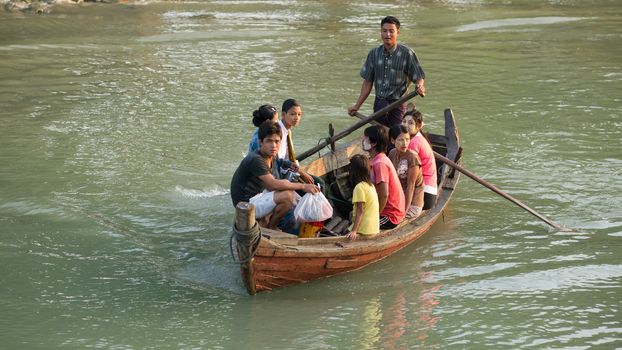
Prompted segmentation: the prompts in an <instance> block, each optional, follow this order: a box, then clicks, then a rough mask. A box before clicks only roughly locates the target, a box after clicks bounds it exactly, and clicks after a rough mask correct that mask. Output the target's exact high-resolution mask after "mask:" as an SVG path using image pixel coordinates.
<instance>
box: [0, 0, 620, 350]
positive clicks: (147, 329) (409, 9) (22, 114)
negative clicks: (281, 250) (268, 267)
mask: <svg viewBox="0 0 622 350" xmlns="http://www.w3.org/2000/svg"><path fill="white" fill-rule="evenodd" d="M388 14H393V15H396V16H397V17H399V18H400V20H401V21H402V34H401V36H400V41H401V42H402V43H405V44H408V45H409V46H411V47H413V48H414V49H415V51H416V52H417V54H418V56H419V59H420V60H421V64H422V66H423V67H424V69H425V70H426V73H427V79H426V88H427V96H426V97H425V98H423V99H421V98H418V97H417V98H416V99H415V100H413V101H414V102H415V103H416V104H417V106H418V108H419V109H420V110H421V111H423V113H424V115H425V120H426V124H427V126H426V128H427V129H428V131H431V132H437V133H438V132H442V128H443V121H442V115H443V109H444V108H447V107H451V108H452V109H453V111H454V114H455V116H456V119H457V123H458V126H459V128H460V136H461V139H462V145H463V147H464V149H465V151H464V158H463V165H464V166H465V167H467V168H468V169H470V170H471V171H473V172H474V173H476V174H478V175H479V176H481V177H483V178H484V179H486V180H488V181H490V182H492V183H494V184H496V185H497V186H499V187H500V188H502V189H504V190H506V191H507V192H509V193H510V194H512V195H513V196H515V197H517V198H518V199H520V200H522V201H523V202H525V203H526V204H528V205H529V206H531V207H533V208H534V209H536V210H537V211H538V212H540V213H542V214H544V215H546V216H548V217H550V218H551V219H553V220H554V221H556V222H558V223H560V224H562V225H564V226H568V227H573V228H576V229H577V230H578V231H579V232H570V233H568V232H555V231H553V230H551V229H550V228H549V227H548V226H547V225H545V224H544V223H542V222H541V221H539V220H538V219H536V218H535V217H533V216H531V215H530V214H528V213H526V212H524V211H522V210H521V209H519V208H517V207H515V206H514V205H512V204H510V203H509V202H507V201H506V200H504V199H502V198H500V197H499V196H497V195H495V194H494V193H492V192H490V191H489V190H487V189H485V188H483V187H482V186H480V185H479V184H477V183H475V182H473V181H471V180H470V179H468V178H466V177H463V178H462V180H461V182H460V184H459V186H458V188H457V190H456V193H455V194H454V197H453V199H452V202H451V203H450V205H449V207H448V209H447V210H446V211H445V213H444V216H443V218H442V220H440V221H439V222H438V223H436V224H435V225H434V226H433V227H432V229H431V230H430V231H429V232H428V233H427V234H426V236H424V237H423V238H421V239H420V240H418V241H416V242H415V243H414V244H412V245H411V246H409V247H407V248H406V249H404V250H402V251H400V252H398V253H397V254H395V255H393V256H391V257H390V258H388V259H385V260H383V261H381V262H379V263H377V264H374V265H372V266H369V267H367V268H365V269H363V270H361V271H357V272H354V273H351V274H347V275H343V276H337V277H334V278H330V279H325V280H321V281H316V282H313V283H309V284H305V285H300V286H294V287H288V288H284V289H281V290H277V291H273V292H269V293H261V294H259V295H256V296H253V297H251V296H248V295H247V294H246V292H245V290H244V288H243V286H242V282H241V280H240V277H239V274H238V267H237V265H235V264H234V263H233V262H232V259H231V257H230V255H229V232H230V227H231V225H232V222H233V207H232V206H231V201H230V198H229V182H230V178H231V175H232V173H233V171H234V170H235V168H236V167H237V165H238V164H239V161H240V160H241V158H242V157H243V155H244V153H245V150H246V147H247V144H248V141H249V139H250V136H251V133H252V131H253V126H252V124H251V122H250V120H251V116H250V115H251V112H252V111H253V110H254V109H256V108H257V107H258V106H259V105H261V104H263V103H272V104H275V105H277V106H280V104H281V102H282V101H283V100H284V99H286V98H289V97H295V98H297V99H298V100H299V101H300V102H301V103H302V106H303V120H302V123H301V125H300V126H299V127H298V128H297V129H296V130H295V145H296V148H297V150H298V151H299V152H301V151H303V150H305V149H308V148H310V147H312V146H314V145H315V144H316V143H317V141H318V140H319V139H321V138H324V137H326V135H327V130H328V123H329V122H330V123H333V124H334V126H335V128H336V129H337V130H341V129H343V128H346V127H347V126H349V125H351V124H352V123H353V122H354V120H353V119H352V118H350V117H347V116H346V113H345V110H346V108H347V107H348V106H350V105H351V104H353V102H354V101H355V99H356V97H357V96H358V92H359V89H360V85H361V78H360V77H359V75H358V72H359V69H360V67H361V64H362V62H363V60H364V58H365V55H366V54H367V51H368V50H369V49H370V48H372V47H374V46H375V45H379V44H380V40H379V21H380V19H381V18H382V17H383V16H385V15H388ZM621 19H622V3H620V2H619V1H614V0H611V1H607V0H594V1H573V0H549V1H536V0H516V1H513V0H509V1H485V0H484V1H482V0H479V1H478V0H462V1H459V0H453V1H451V0H450V1H440V0H439V1H432V0H429V1H387V2H379V3H376V2H369V1H351V2H345V1H333V0H326V1H309V0H298V1H284V0H275V1H204V2H203V1H194V2H170V3H159V2H145V3H143V2H141V3H138V4H107V5H105V4H91V5H87V4H84V5H82V6H68V7H56V8H54V10H53V11H52V13H50V14H46V15H35V14H24V13H20V12H3V11H2V10H0V123H1V124H0V348H2V349H55V348H66V349H85V348H103V349H162V348H170V349H357V350H358V349H616V348H618V349H620V348H622V254H621V251H622V215H621V213H622V211H621V209H620V208H621V207H622V198H621V197H622V170H621V169H622V149H621V147H620V146H621V145H620V138H621V135H622V132H621V130H622V103H621V99H622V59H621V57H622V20H621ZM371 101H372V98H371V97H370V98H369V101H368V103H366V104H365V105H364V107H363V109H362V112H363V113H364V114H369V113H370V112H371V103H370V102H371ZM357 135H360V133H355V134H354V135H353V136H357Z"/></svg>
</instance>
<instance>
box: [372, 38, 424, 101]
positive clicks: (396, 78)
mask: <svg viewBox="0 0 622 350" xmlns="http://www.w3.org/2000/svg"><path fill="white" fill-rule="evenodd" d="M361 77H362V78H363V79H365V80H367V81H371V82H373V83H374V87H375V88H376V97H379V98H385V99H388V100H397V99H399V98H400V97H402V96H403V95H404V94H405V93H406V89H407V88H408V84H409V83H410V82H414V81H417V80H419V79H425V73H424V72H423V68H421V66H420V65H419V60H418V59H417V55H416V54H415V52H414V51H413V50H411V49H410V48H409V47H408V46H404V45H400V44H397V45H395V46H394V47H393V48H392V49H391V50H390V51H389V52H386V51H385V50H384V45H380V46H378V47H377V48H375V49H371V50H370V51H369V54H368V55H367V60H365V64H364V65H363V68H361Z"/></svg>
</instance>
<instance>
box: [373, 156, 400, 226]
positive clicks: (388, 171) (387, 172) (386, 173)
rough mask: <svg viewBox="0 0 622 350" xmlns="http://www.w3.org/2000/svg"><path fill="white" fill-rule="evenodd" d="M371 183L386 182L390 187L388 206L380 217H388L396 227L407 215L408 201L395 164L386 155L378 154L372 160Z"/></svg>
mask: <svg viewBox="0 0 622 350" xmlns="http://www.w3.org/2000/svg"><path fill="white" fill-rule="evenodd" d="M371 182H373V183H374V184H375V185H378V184H379V183H381V182H386V183H387V184H388V185H389V195H388V198H387V204H385V206H384V209H383V210H382V212H381V213H380V215H381V216H387V217H388V218H389V220H390V221H391V222H392V223H393V224H396V225H397V224H399V223H400V222H402V220H404V216H405V215H406V213H405V212H404V207H405V204H404V202H405V201H406V200H405V199H404V191H402V185H401V184H400V179H399V178H398V177H397V172H396V171H395V168H394V167H393V163H391V160H390V159H389V157H387V155H386V154H384V153H378V154H377V155H376V156H375V157H374V159H372V160H371Z"/></svg>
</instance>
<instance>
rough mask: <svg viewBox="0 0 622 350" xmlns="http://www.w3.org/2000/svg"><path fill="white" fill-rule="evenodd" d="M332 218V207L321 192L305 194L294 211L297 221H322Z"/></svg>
mask: <svg viewBox="0 0 622 350" xmlns="http://www.w3.org/2000/svg"><path fill="white" fill-rule="evenodd" d="M332 216H333V207H332V206H331V205H330V202H329V201H328V199H326V197H324V194H323V193H322V192H318V193H315V194H314V193H305V195H304V196H302V198H301V199H300V202H298V205H296V209H294V217H295V218H296V220H298V221H302V222H309V221H324V220H327V219H330V218H331V217H332Z"/></svg>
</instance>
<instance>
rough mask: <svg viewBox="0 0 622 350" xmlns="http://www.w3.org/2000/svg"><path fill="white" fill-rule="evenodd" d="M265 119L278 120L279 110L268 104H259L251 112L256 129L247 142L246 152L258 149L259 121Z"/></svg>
mask: <svg viewBox="0 0 622 350" xmlns="http://www.w3.org/2000/svg"><path fill="white" fill-rule="evenodd" d="M266 120H272V121H273V122H275V123H276V122H277V121H278V120H279V112H278V111H277V109H276V108H275V107H274V106H272V105H270V104H265V105H261V106H259V108H257V110H255V111H254V112H253V125H255V126H256V127H257V129H256V130H255V133H253V136H252V137H251V142H250V143H249V144H248V153H251V152H255V151H256V150H258V149H259V134H258V130H259V126H260V125H261V123H263V122H265V121H266Z"/></svg>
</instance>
